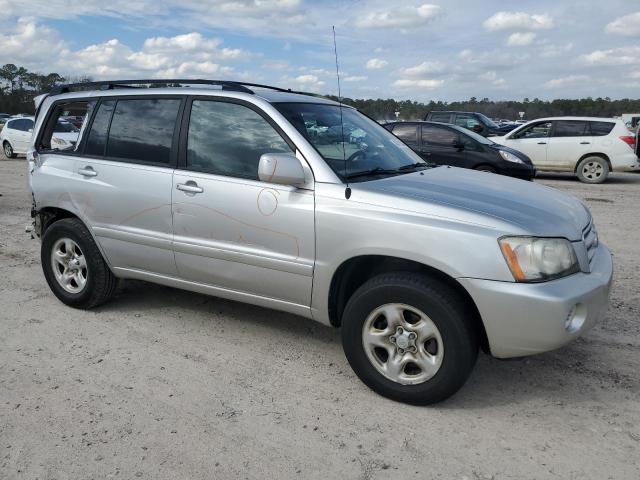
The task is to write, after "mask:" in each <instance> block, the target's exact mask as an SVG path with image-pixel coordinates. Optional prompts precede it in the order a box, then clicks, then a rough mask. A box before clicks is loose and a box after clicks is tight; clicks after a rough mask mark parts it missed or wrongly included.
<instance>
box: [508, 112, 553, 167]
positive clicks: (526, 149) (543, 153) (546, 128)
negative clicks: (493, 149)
mask: <svg viewBox="0 0 640 480" xmlns="http://www.w3.org/2000/svg"><path fill="white" fill-rule="evenodd" d="M551 126H552V123H551V122H550V121H542V122H532V123H530V124H528V125H526V126H525V127H523V128H522V129H520V130H516V131H513V132H511V133H509V134H508V135H507V136H506V137H505V139H504V140H503V141H501V142H500V143H502V144H503V145H506V146H507V147H511V148H513V149H515V150H519V151H520V152H522V153H524V154H525V155H527V156H528V157H529V158H530V159H531V161H532V162H533V164H534V165H535V166H536V168H538V169H542V170H546V169H548V168H549V164H548V162H547V147H548V145H549V136H550V134H551Z"/></svg>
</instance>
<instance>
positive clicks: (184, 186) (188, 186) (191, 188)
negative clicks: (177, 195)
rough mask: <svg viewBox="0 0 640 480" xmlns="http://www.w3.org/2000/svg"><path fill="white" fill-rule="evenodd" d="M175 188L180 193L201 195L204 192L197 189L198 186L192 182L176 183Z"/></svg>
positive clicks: (201, 189)
mask: <svg viewBox="0 0 640 480" xmlns="http://www.w3.org/2000/svg"><path fill="white" fill-rule="evenodd" d="M176 188H177V189H178V190H180V191H181V192H187V193H202V192H204V188H202V187H199V186H198V184H197V183H196V182H194V181H192V180H189V181H188V182H187V183H178V184H177V185H176Z"/></svg>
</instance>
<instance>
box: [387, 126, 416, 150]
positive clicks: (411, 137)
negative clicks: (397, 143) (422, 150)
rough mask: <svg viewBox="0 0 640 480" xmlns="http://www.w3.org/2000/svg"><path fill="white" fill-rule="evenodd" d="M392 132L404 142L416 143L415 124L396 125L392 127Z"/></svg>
mask: <svg viewBox="0 0 640 480" xmlns="http://www.w3.org/2000/svg"><path fill="white" fill-rule="evenodd" d="M393 134H394V135H395V136H396V137H398V138H399V139H400V140H402V141H403V142H405V143H408V144H410V145H417V144H418V126H417V125H396V126H395V127H393Z"/></svg>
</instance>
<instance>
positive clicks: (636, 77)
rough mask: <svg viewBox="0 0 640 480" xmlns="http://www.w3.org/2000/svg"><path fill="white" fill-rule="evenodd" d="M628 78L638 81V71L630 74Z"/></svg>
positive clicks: (639, 71)
mask: <svg viewBox="0 0 640 480" xmlns="http://www.w3.org/2000/svg"><path fill="white" fill-rule="evenodd" d="M629 78H635V79H640V70H638V71H636V72H631V73H630V74H629Z"/></svg>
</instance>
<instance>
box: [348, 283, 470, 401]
mask: <svg viewBox="0 0 640 480" xmlns="http://www.w3.org/2000/svg"><path fill="white" fill-rule="evenodd" d="M472 315H473V313H472V311H471V309H470V308H469V306H468V305H467V304H466V303H465V301H464V299H463V298H462V297H461V296H460V295H459V294H458V292H456V291H455V290H453V289H452V288H451V287H449V286H448V285H446V284H444V283H442V282H440V281H438V280H435V279H432V278H430V277H426V276H423V275H418V274H413V273H390V274H382V275H378V276H376V277H374V278H372V279H370V280H369V281H367V282H366V283H365V284H364V285H362V286H361V287H360V288H359V289H358V290H357V291H356V292H355V293H354V294H353V296H352V297H351V298H350V299H349V301H348V303H347V306H346V308H345V310H344V314H343V321H342V345H343V348H344V351H345V354H346V356H347V359H348V360H349V363H350V365H351V367H352V368H353V370H354V371H355V373H356V374H357V375H358V377H359V378H360V379H361V380H362V381H363V382H364V383H365V384H366V385H367V386H369V387H370V388H371V389H373V390H374V391H376V392H378V393H379V394H381V395H383V396H385V397H388V398H391V399H394V400H398V401H401V402H405V403H411V404H415V405H427V404H431V403H436V402H439V401H442V400H444V399H446V398H448V397H450V396H451V395H453V394H454V393H455V392H456V391H458V389H460V387H462V385H463V384H464V382H465V381H466V379H467V378H468V376H469V374H470V373H471V370H472V369H473V366H474V364H475V361H476V358H477V355H478V338H477V334H476V331H475V329H474V328H473V323H472V319H473V318H472Z"/></svg>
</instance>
